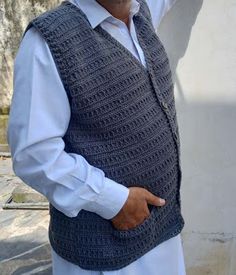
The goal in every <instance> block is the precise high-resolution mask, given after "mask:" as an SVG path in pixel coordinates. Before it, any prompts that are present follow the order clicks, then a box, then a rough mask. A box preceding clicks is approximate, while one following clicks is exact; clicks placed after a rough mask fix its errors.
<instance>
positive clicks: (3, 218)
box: [0, 157, 52, 275]
mask: <svg viewBox="0 0 236 275" xmlns="http://www.w3.org/2000/svg"><path fill="white" fill-rule="evenodd" d="M19 182H20V180H19V178H17V177H16V176H14V173H13V171H12V169H11V159H10V158H5V157H0V190H1V193H0V228H1V230H0V231H1V234H0V274H1V275H10V274H14V275H27V274H40V275H49V274H52V269H51V254H50V246H49V243H48V235H47V227H48V221H49V215H48V210H16V209H12V210H3V209H2V205H3V204H4V203H5V202H6V200H7V199H8V197H9V196H10V194H11V193H12V191H13V189H14V188H15V187H16V186H18V185H19Z"/></svg>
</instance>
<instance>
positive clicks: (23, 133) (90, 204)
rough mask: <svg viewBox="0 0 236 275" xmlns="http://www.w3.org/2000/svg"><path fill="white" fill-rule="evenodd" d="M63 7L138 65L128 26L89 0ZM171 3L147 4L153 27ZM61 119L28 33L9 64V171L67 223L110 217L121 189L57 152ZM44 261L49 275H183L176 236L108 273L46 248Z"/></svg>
mask: <svg viewBox="0 0 236 275" xmlns="http://www.w3.org/2000/svg"><path fill="white" fill-rule="evenodd" d="M71 2H72V3H73V4H75V5H79V7H80V8H81V9H82V10H83V12H84V13H85V14H86V15H87V17H88V19H89V21H90V23H91V25H92V26H93V27H95V26H96V25H98V24H101V26H102V27H103V28H104V29H105V30H106V31H108V32H109V33H110V34H111V35H112V36H114V37H115V38H116V39H117V40H118V41H119V42H120V43H122V44H123V45H124V46H125V47H126V48H127V49H128V50H129V51H130V52H131V53H133V54H134V56H135V57H136V58H137V59H139V60H140V62H142V63H143V65H144V66H145V65H146V64H145V59H144V54H143V51H142V49H141V47H140V45H139V43H138V40H137V36H136V32H135V29H134V24H133V21H132V20H131V25H130V31H129V30H128V28H127V27H126V25H125V24H124V23H123V22H121V21H120V20H118V19H116V18H114V17H112V16H111V14H109V13H108V11H106V10H105V9H104V8H102V7H101V6H100V5H99V4H98V3H97V2H96V1H95V0H77V1H75V0H71ZM174 2H175V1H174V0H169V1H164V0H162V1H156V0H153V1H147V3H148V5H149V7H150V10H151V14H152V19H153V24H154V27H155V28H157V27H158V24H159V22H160V20H161V18H162V17H163V16H164V14H165V13H166V12H167V11H168V10H169V8H170V6H171V5H173V4H174ZM138 9H139V4H138V3H137V2H136V1H135V0H133V2H132V8H131V13H130V16H131V19H132V16H133V15H134V14H135V13H136V12H137V11H138ZM69 120H70V105H69V102H68V98H67V96H66V92H65V90H64V87H63V84H62V82H61V79H60V77H59V74H58V71H57V68H56V65H55V63H54V60H53V58H52V55H51V52H50V50H49V47H48V45H47V43H46V42H45V41H44V40H43V38H42V36H41V35H40V34H39V33H38V32H37V31H36V30H35V29H34V28H31V29H30V30H29V31H28V32H27V33H26V35H25V37H24V39H23V40H22V42H21V44H20V47H19V49H18V52H17V56H16V58H15V63H14V92H13V98H12V104H11V110H10V116H9V124H8V132H7V137H8V143H9V145H10V149H11V154H12V161H13V169H14V171H15V173H16V175H18V176H19V177H20V178H21V179H22V180H23V181H24V182H26V183H27V184H28V185H30V186H31V187H32V188H34V189H36V190H38V191H39V192H40V193H42V194H44V195H45V196H46V197H47V198H48V200H49V201H50V202H51V203H52V204H53V205H54V206H55V207H56V208H57V209H59V210H60V211H62V212H63V213H64V214H65V215H67V216H69V217H74V216H76V215H77V214H78V212H79V211H80V210H81V209H85V210H88V211H92V212H96V213H97V214H99V215H101V216H102V217H103V218H106V219H110V218H112V217H113V216H115V215H116V214H117V213H118V212H119V210H120V209H121V208H122V206H123V204H124V203H125V201H126V199H127V197H128V194H129V189H128V188H126V187H125V186H123V185H121V184H119V183H117V182H114V181H113V180H111V179H109V178H107V177H106V176H105V174H104V172H103V171H102V170H100V169H98V168H96V167H93V166H92V165H90V164H89V163H88V162H87V161H86V159H85V158H84V157H83V156H81V155H78V154H74V153H70V154H68V153H66V152H65V151H64V142H63V140H62V136H63V135H64V134H65V132H66V129H67V127H68V123H69ZM114 194H115V196H114ZM52 259H53V268H54V274H55V275H60V274H62V275H64V274H65V272H66V273H67V274H68V275H75V274H76V275H78V274H85V275H88V274H93V275H98V274H107V275H108V274H120V275H126V274H129V275H131V274H134V275H138V274H148V275H152V274H153V275H154V274H155V275H184V274H185V268H184V258H183V251H182V244H181V237H180V235H178V236H176V237H175V238H172V239H170V240H168V241H166V242H164V243H162V244H161V245H159V246H157V247H155V248H154V249H152V250H151V251H149V252H148V253H146V254H145V255H144V256H143V257H141V258H139V259H138V260H136V261H135V262H133V263H131V264H130V265H129V266H127V267H125V268H123V269H120V270H118V271H115V272H103V273H99V272H92V271H91V272H90V271H87V270H86V271H85V270H82V269H81V268H80V267H79V266H75V265H73V264H71V263H69V262H67V261H65V260H63V259H61V258H60V257H59V256H58V255H57V254H56V253H55V252H54V251H53V250H52ZM82 272H83V273H82Z"/></svg>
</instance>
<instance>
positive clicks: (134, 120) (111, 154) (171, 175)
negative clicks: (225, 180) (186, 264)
mask: <svg viewBox="0 0 236 275" xmlns="http://www.w3.org/2000/svg"><path fill="white" fill-rule="evenodd" d="M139 2H140V4H141V8H140V11H139V13H138V14H137V15H135V16H134V24H135V27H136V31H137V35H138V39H139V42H140V45H141V47H142V49H143V51H144V54H145V58H146V62H147V70H146V69H145V67H144V66H143V65H142V64H141V63H140V62H139V61H138V60H137V59H136V58H135V57H134V56H133V55H132V54H131V53H130V52H129V51H128V50H127V49H126V48H125V47H124V46H123V45H121V44H120V43H119V42H118V41H117V40H116V39H114V38H113V37H112V36H111V35H110V34H109V33H107V32H106V31H105V30H103V29H102V28H101V27H100V26H97V27H96V28H95V29H93V28H92V27H91V25H90V23H89V21H88V20H87V17H86V16H85V14H84V13H83V12H82V11H81V10H80V9H79V8H78V7H76V6H75V5H73V4H72V3H70V2H69V1H63V2H62V3H61V4H60V5H59V6H57V7H56V8H54V9H52V10H48V11H46V12H44V13H42V14H41V15H39V16H38V17H36V18H34V19H33V20H32V21H31V22H30V23H29V25H28V26H27V28H26V30H25V32H26V31H27V30H28V29H29V28H30V27H31V26H34V27H35V28H37V30H38V31H39V32H40V33H41V34H42V36H43V38H44V39H45V40H46V42H47V43H48V45H49V48H50V50H51V53H52V55H53V58H54V60H55V63H56V65H57V68H58V71H59V74H60V77H61V79H62V82H63V84H64V87H65V90H66V92H67V94H68V98H69V101H70V106H71V120H70V123H69V127H68V129H67V132H66V134H65V136H64V137H63V140H64V142H65V151H66V152H68V153H69V152H71V153H77V154H81V155H83V156H84V157H85V158H86V160H87V161H88V162H89V163H90V164H91V165H93V166H96V167H98V168H100V169H102V170H103V171H104V172H105V175H106V176H107V177H109V178H111V179H113V180H115V181H117V182H119V183H120V184H123V185H125V186H127V187H131V186H139V187H144V188H146V189H147V190H149V191H150V192H152V193H153V194H154V195H156V196H160V197H162V198H165V199H166V205H165V206H163V207H156V206H152V205H149V209H150V216H149V217H148V218H147V219H146V220H145V221H144V222H143V223H142V224H140V225H138V226H137V227H135V228H133V229H130V230H117V229H116V228H115V227H114V226H113V225H112V222H111V220H106V219H104V218H102V217H101V216H99V215H97V214H96V213H93V212H89V211H85V210H81V211H80V212H79V214H78V215H77V217H74V218H69V217H67V216H65V215H64V214H63V213H62V212H60V211H59V210H57V209H56V208H54V207H53V206H52V205H51V204H50V225H49V239H50V243H51V245H52V247H53V249H54V250H55V251H56V252H57V253H58V254H59V255H60V256H61V257H63V258H64V259H66V260H67V261H69V262H72V263H74V264H76V265H79V266H80V267H81V268H84V269H88V270H102V271H108V270H116V269H120V268H122V267H124V266H127V265H128V264H130V263H132V262H133V261H135V260H136V259H138V258H139V257H141V256H142V255H144V254H145V253H146V252H148V251H149V250H151V249H153V248H154V247H155V246H157V245H158V244H160V243H162V242H164V241H165V240H168V239H170V238H172V237H174V236H176V235H177V234H179V233H180V232H181V230H182V228H183V227H184V219H183V217H182V215H181V201H180V183H181V178H182V177H181V165H180V142H179V132H178V124H177V118H176V109H175V100H174V92H173V82H172V76H171V70H170V66H169V61H168V57H167V54H166V52H165V49H164V47H163V45H162V43H161V41H160V40H159V38H158V36H157V35H156V33H155V30H154V28H153V26H152V23H151V17H150V11H149V10H148V7H147V5H146V2H145V1H144V0H139ZM49 92H50V91H49ZM48 96H50V94H49V95H48ZM114 195H115V194H114Z"/></svg>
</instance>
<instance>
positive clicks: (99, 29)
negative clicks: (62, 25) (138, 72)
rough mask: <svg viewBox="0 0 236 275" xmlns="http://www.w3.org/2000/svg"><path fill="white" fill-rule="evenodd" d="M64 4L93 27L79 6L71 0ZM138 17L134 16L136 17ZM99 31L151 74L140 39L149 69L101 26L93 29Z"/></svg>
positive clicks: (65, 0) (65, 1)
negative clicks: (74, 10)
mask: <svg viewBox="0 0 236 275" xmlns="http://www.w3.org/2000/svg"><path fill="white" fill-rule="evenodd" d="M62 4H66V5H70V7H71V8H73V9H76V10H77V11H79V12H80V13H81V14H82V15H83V16H84V17H85V19H86V20H87V22H88V23H89V25H90V26H91V24H90V22H89V20H88V18H87V16H86V14H85V13H84V12H83V11H82V10H81V9H80V7H79V6H77V5H75V4H73V3H71V2H70V1H69V0H64V1H63V2H62ZM135 16H136V15H134V17H135ZM134 27H135V31H136V34H137V38H138V37H139V35H138V32H137V28H136V26H135V23H134ZM91 28H92V29H93V27H92V26H91ZM96 29H97V31H98V32H100V33H102V34H103V35H104V36H105V37H106V38H107V39H108V40H109V41H110V42H111V43H113V44H114V45H116V46H117V48H119V49H120V50H122V51H123V52H124V53H125V54H126V55H127V56H128V57H129V58H130V59H131V60H132V61H133V62H134V63H135V64H137V65H138V66H139V67H140V68H141V69H142V70H143V71H144V72H145V73H147V74H149V65H148V60H147V56H146V53H145V51H144V50H143V47H141V42H140V41H139V38H138V41H139V44H140V47H141V49H142V51H143V53H144V58H145V61H146V65H147V67H145V66H144V65H143V64H142V62H141V61H139V60H138V59H137V58H136V57H135V56H134V55H133V54H132V53H131V52H130V51H129V50H128V49H127V48H126V47H125V46H124V45H123V44H122V43H120V42H119V41H118V40H117V39H116V38H114V37H113V36H112V35H111V34H110V33H109V32H107V31H106V30H105V29H103V28H102V27H101V26H100V25H98V26H97V27H95V28H94V29H93V31H96Z"/></svg>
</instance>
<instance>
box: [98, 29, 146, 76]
mask: <svg viewBox="0 0 236 275" xmlns="http://www.w3.org/2000/svg"><path fill="white" fill-rule="evenodd" d="M95 29H97V30H98V32H100V33H102V34H103V35H104V36H105V37H106V38H107V39H108V40H109V41H110V42H111V43H113V44H115V46H117V47H118V48H119V49H120V50H122V51H124V52H125V54H126V55H128V57H129V58H130V59H132V61H133V62H135V63H136V64H137V65H138V66H139V67H140V68H141V69H142V70H143V71H145V73H148V68H146V67H145V66H144V65H143V64H142V62H141V61H139V60H138V59H137V58H136V57H135V56H134V55H133V54H132V53H131V52H130V51H129V50H128V49H127V48H126V47H125V46H124V45H122V44H121V43H120V42H119V41H118V40H117V39H116V38H114V37H113V36H112V35H111V34H110V33H109V32H107V31H106V30H104V29H103V28H102V27H101V26H100V25H98V26H97V27H96V28H95ZM142 50H143V49H142ZM145 61H146V60H145Z"/></svg>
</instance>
